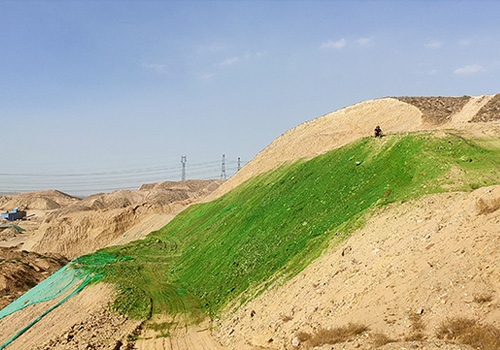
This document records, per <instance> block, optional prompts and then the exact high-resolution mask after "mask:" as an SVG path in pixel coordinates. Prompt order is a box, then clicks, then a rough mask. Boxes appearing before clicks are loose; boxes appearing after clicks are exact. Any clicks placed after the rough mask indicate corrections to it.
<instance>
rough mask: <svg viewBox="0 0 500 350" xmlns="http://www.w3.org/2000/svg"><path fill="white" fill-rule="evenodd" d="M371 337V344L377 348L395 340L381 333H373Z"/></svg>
mask: <svg viewBox="0 0 500 350" xmlns="http://www.w3.org/2000/svg"><path fill="white" fill-rule="evenodd" d="M371 339H372V340H371V343H372V346H373V347H375V348H379V347H381V346H384V345H385V344H389V343H394V342H396V341H397V340H395V339H392V338H389V337H388V336H387V335H385V334H383V333H374V334H372V335H371Z"/></svg>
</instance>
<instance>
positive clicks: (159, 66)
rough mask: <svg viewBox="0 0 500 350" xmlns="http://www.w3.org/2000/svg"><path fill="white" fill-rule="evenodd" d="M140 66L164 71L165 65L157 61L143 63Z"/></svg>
mask: <svg viewBox="0 0 500 350" xmlns="http://www.w3.org/2000/svg"><path fill="white" fill-rule="evenodd" d="M142 66H143V67H144V68H147V69H152V70H154V71H156V72H158V73H166V72H167V65H166V64H159V63H143V64H142Z"/></svg>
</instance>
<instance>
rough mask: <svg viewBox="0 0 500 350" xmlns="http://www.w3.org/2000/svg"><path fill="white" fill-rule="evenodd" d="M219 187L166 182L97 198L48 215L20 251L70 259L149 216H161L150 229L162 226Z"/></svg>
mask: <svg viewBox="0 0 500 350" xmlns="http://www.w3.org/2000/svg"><path fill="white" fill-rule="evenodd" d="M220 183H221V180H205V181H186V182H181V183H178V182H165V183H159V184H150V185H143V186H142V187H141V188H140V189H139V190H134V191H131V190H121V191H115V192H112V193H109V194H96V195H93V196H90V197H88V198H85V199H82V200H80V201H78V202H76V203H74V204H72V205H69V206H67V207H64V208H61V209H58V210H54V211H52V212H50V213H48V214H47V217H46V219H45V220H44V221H43V222H42V223H41V225H40V227H39V228H38V230H37V231H36V232H35V233H34V234H32V235H30V237H29V238H28V239H27V240H26V242H25V244H24V246H23V248H24V249H27V250H31V251H36V252H40V253H48V252H51V253H59V254H62V255H64V256H66V257H68V258H69V259H73V258H75V257H78V256H80V255H84V254H88V253H91V252H94V251H96V250H98V249H100V248H103V247H106V246H108V245H111V244H113V243H114V242H116V241H117V240H118V239H119V238H120V237H122V236H123V235H124V234H125V233H126V232H127V231H128V230H130V229H132V228H133V227H134V226H136V225H140V224H141V222H143V221H145V220H149V219H150V218H151V216H155V217H157V216H156V215H157V214H163V218H158V221H157V222H158V225H157V227H156V226H155V225H153V226H154V227H152V228H153V229H152V230H156V229H159V228H161V227H162V226H164V225H165V224H166V223H167V222H168V220H170V219H171V218H172V217H173V215H175V214H177V213H179V212H180V211H181V210H183V209H184V208H186V207H187V206H188V205H190V204H192V203H194V202H195V201H197V200H198V199H199V198H202V197H204V196H206V195H207V194H208V193H210V192H211V191H212V190H214V189H215V188H217V187H218V186H219V185H220ZM148 227H151V225H149V226H148ZM149 232H151V231H149ZM149 232H144V234H148V233H149ZM135 238H136V239H137V238H140V237H137V236H135Z"/></svg>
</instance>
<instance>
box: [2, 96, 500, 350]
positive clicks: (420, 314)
mask: <svg viewBox="0 0 500 350" xmlns="http://www.w3.org/2000/svg"><path fill="white" fill-rule="evenodd" d="M499 120H500V95H495V96H478V97H469V96H462V97H402V98H383V99H377V100H370V101H366V102H362V103H359V104H356V105H353V106H350V107H346V108H344V109H341V110H338V111H336V112H333V113H330V114H327V115H324V116H322V117H320V118H317V119H314V120H311V121H309V122H306V123H303V124H301V125H299V126H297V127H296V128H294V129H291V130H289V131H287V132H286V133H284V134H283V135H281V136H280V137H278V138H277V139H276V140H275V141H273V142H272V143H271V144H270V145H269V146H268V147H266V148H265V149H264V150H262V151H261V152H260V153H259V154H258V155H257V156H256V157H255V159H253V160H252V161H251V162H250V163H249V164H247V165H246V166H245V167H244V168H243V169H242V170H241V171H240V172H238V173H237V174H236V175H235V176H233V177H232V178H231V179H229V180H227V181H226V182H224V183H223V184H222V185H220V186H219V187H218V188H217V189H216V190H215V191H214V192H212V194H210V195H208V197H205V198H208V199H205V200H209V199H213V198H217V197H220V196H222V195H223V194H225V193H227V192H228V191H230V190H231V189H233V188H235V187H236V186H238V185H239V184H241V183H243V182H244V181H245V180H247V179H249V178H251V177H253V176H256V175H258V174H262V173H264V172H266V171H269V170H272V169H275V168H276V167H278V166H280V165H282V164H284V163H287V162H292V161H295V160H297V159H301V158H313V157H315V156H317V155H320V154H323V153H325V152H327V151H329V150H332V149H335V148H338V147H341V146H343V145H346V144H348V143H349V142H352V141H354V140H357V139H359V138H361V137H365V136H368V135H371V134H372V133H373V129H374V127H375V126H376V125H380V126H381V128H382V130H383V132H384V133H386V134H388V133H400V132H410V131H423V130H443V131H446V132H453V133H456V134H462V135H467V136H470V137H481V138H482V139H483V142H492V144H495V145H497V146H498V138H499V137H500V121H499ZM150 187H151V186H146V187H145V188H144V189H142V190H144V191H151V190H152V189H151V188H150ZM153 187H155V186H153ZM170 188H171V187H170ZM170 191H172V188H171V190H170ZM174 192H175V191H174ZM204 194H207V192H204ZM148 196H149V195H145V196H144V197H141V198H144V202H142V204H134V205H132V202H133V200H131V199H130V198H128V199H127V201H128V202H127V201H124V200H123V199H116V200H115V199H113V200H111V201H110V202H106V200H103V199H100V198H99V197H98V196H96V197H95V198H89V200H88V201H87V202H85V204H82V203H78V204H75V205H79V206H81V207H80V208H81V209H82V210H80V209H79V210H78V211H72V210H71V209H66V210H63V212H64V214H63V215H61V217H58V216H57V215H56V214H51V216H50V217H51V219H50V221H49V222H47V223H46V225H47V228H46V229H45V228H42V227H41V228H40V233H37V235H38V236H37V237H35V235H34V239H33V242H35V243H33V244H32V247H33V248H36V249H37V250H39V251H48V250H49V249H50V250H54V247H56V248H55V251H59V252H63V253H65V254H67V255H71V254H68V252H72V254H74V255H75V256H76V255H78V254H81V250H82V248H75V247H74V245H75V244H74V242H72V241H71V239H72V238H69V239H68V238H67V235H68V232H70V231H69V229H67V231H65V229H62V228H60V227H76V228H78V227H80V228H81V229H77V230H76V231H72V232H73V234H74V235H76V236H78V237H79V238H78V239H79V242H81V243H83V244H84V245H86V247H85V250H87V251H91V250H92V249H94V248H93V246H92V242H93V241H95V240H96V239H99V240H100V239H101V236H100V234H101V233H102V228H101V229H100V230H101V231H100V232H99V233H97V234H94V233H92V232H93V231H92V230H93V229H94V227H93V226H92V225H91V224H89V222H90V220H91V219H90V218H89V217H88V216H86V215H83V214H81V213H83V212H91V211H100V212H102V214H103V215H104V216H103V217H106V213H111V212H114V211H119V215H118V216H120V217H123V218H124V219H123V220H124V222H126V223H127V225H129V226H128V227H133V226H134V225H137V222H135V221H134V219H133V218H134V215H136V212H141V211H144V212H148V208H150V206H151V207H156V205H153V204H149V202H148V198H153V197H154V196H153V197H151V196H149V197H148ZM118 197H119V196H118ZM141 200H142V199H141ZM141 200H139V201H138V202H141ZM138 202H135V203H138ZM113 203H115V204H116V205H115V204H113ZM82 205H83V206H82ZM108 206H109V207H108ZM85 208H91V210H89V209H85ZM111 208H113V209H111ZM499 208H500V187H498V186H492V187H488V188H479V189H477V190H476V191H474V192H472V193H446V194H439V195H428V196H425V197H424V198H421V199H418V200H415V201H410V202H407V203H404V204H399V205H398V204H393V205H391V206H390V207H387V208H384V209H383V210H381V211H380V212H379V213H377V214H376V215H375V216H374V217H372V218H371V219H370V221H369V222H368V223H367V225H366V226H365V227H364V228H362V229H360V230H358V231H356V232H355V233H354V234H353V235H352V236H351V238H350V239H348V240H347V241H345V242H344V243H343V244H342V245H341V246H338V247H336V248H334V249H331V250H329V251H328V252H327V253H325V254H324V255H323V256H322V257H320V258H319V259H317V260H316V261H314V262H313V263H312V264H311V265H310V266H309V267H307V268H306V269H305V270H304V271H303V272H302V273H300V274H299V275H298V276H296V277H295V278H293V279H292V280H291V281H289V282H287V283H286V284H284V285H275V286H273V287H272V288H270V289H269V290H267V291H266V292H264V293H262V294H261V295H259V296H258V297H257V298H255V299H254V300H252V301H250V302H248V303H247V304H245V305H244V306H243V307H242V308H240V309H238V310H232V311H230V312H228V313H227V314H225V315H222V316H221V317H220V318H219V319H217V320H215V322H214V324H212V325H206V324H204V325H201V326H198V327H197V328H196V327H194V328H183V329H178V330H175V331H174V332H173V333H172V334H170V336H169V337H158V334H155V333H154V332H153V333H151V331H148V332H146V331H143V330H141V324H139V323H137V322H136V323H134V322H132V321H130V320H128V321H126V320H123V319H121V318H120V317H118V316H116V315H111V314H110V313H109V311H106V305H107V303H108V302H109V300H110V298H111V297H112V293H113V292H112V291H111V290H110V289H109V288H107V287H105V286H95V287H92V288H88V289H85V290H84V291H83V292H81V293H80V294H79V295H78V297H77V298H76V297H75V299H72V300H70V301H69V302H67V303H65V304H63V305H62V306H60V307H59V308H58V309H57V310H56V311H54V312H52V313H51V315H50V317H47V318H44V319H43V320H42V321H40V322H39V323H37V324H36V325H35V326H34V327H32V328H31V329H30V330H29V331H28V332H26V333H25V334H23V335H22V336H21V337H20V338H19V339H18V340H16V341H15V342H14V343H12V345H10V346H9V349H84V348H86V349H89V348H94V349H126V348H127V349H129V348H137V349H195V350H196V349H306V348H315V349H332V348H334V349H337V348H338V349H372V348H376V347H377V345H375V344H378V348H380V349H386V350H387V349H449V350H452V349H453V350H456V349H473V348H474V347H471V346H468V345H463V344H460V341H459V339H456V337H457V335H459V331H458V330H457V329H456V328H454V327H453V325H452V324H450V323H449V322H448V323H446V322H447V320H451V319H453V318H454V317H458V316H460V317H464V318H466V320H473V321H474V322H476V323H474V324H472V325H471V324H469V326H470V327H469V328H468V330H466V331H465V332H466V333H467V332H468V333H470V334H472V333H474V332H478V329H480V328H481V327H482V328H481V329H483V330H484V329H486V331H487V334H488V336H489V335H491V336H492V337H494V338H495V337H496V338H500V333H498V329H499V328H500V324H499V323H500V322H499V320H500V302H499V296H498V292H497V291H498V290H499V287H500V282H499V281H500V269H499V265H498V261H500V260H499V258H500V256H499V252H500V240H499V238H498V224H499V223H500V210H498V209H499ZM162 210H165V209H162ZM166 211H168V210H166ZM75 213H79V214H78V218H75V215H76V214H75ZM48 217H49V216H48ZM115 217H116V216H115ZM84 218H85V219H84ZM78 220H81V221H78ZM106 220H108V219H106ZM106 220H105V221H101V222H100V223H101V224H103V223H104V224H105V226H113V225H116V224H114V223H113V222H112V220H111V219H109V220H108V221H106ZM122 224H123V223H122ZM49 227H50V229H49ZM148 227H149V226H148V225H147V224H144V226H143V228H142V229H141V230H148ZM141 230H139V231H141ZM141 234H142V233H138V232H136V233H133V234H131V237H140V236H141ZM82 236H85V237H83V239H82ZM123 236H124V235H122V236H121V237H114V239H115V242H117V240H119V239H120V238H124V237H123ZM59 240H64V244H61V245H59V244H58V241H59ZM126 240H127V239H123V241H126ZM44 241H50V242H52V243H51V245H50V246H44V245H43V244H44V243H43V242H44ZM108 244H111V241H109V242H108ZM30 310H31V309H26V310H25V311H23V312H22V313H21V314H20V315H17V316H16V318H15V319H13V318H6V319H2V320H0V328H1V329H2V330H3V331H4V332H3V335H2V336H0V344H1V343H2V342H3V341H6V339H7V336H8V334H12V333H15V332H16V331H17V330H18V329H19V327H22V324H23V323H22V321H23V320H28V319H30V317H31V316H30V315H31V314H30V312H31V311H30ZM76 310H80V311H76ZM82 310H86V311H82ZM96 320H98V321H96ZM464 320H465V319H464ZM464 322H465V321H464ZM349 323H351V326H352V325H361V326H362V327H358V328H361V330H360V331H359V332H357V333H355V334H351V335H348V337H347V338H346V340H343V341H342V342H341V344H340V345H338V344H335V345H333V346H332V345H318V344H320V343H318V344H315V343H314V342H313V340H315V339H316V340H317V338H318V337H319V338H321V337H323V338H325V337H327V336H331V334H332V333H335V332H336V331H339V332H341V331H342V330H344V333H349V329H348V327H349ZM465 323H466V322H465ZM96 324H99V327H98V328H99V329H95V328H96ZM462 326H463V325H462ZM342 327H344V328H342ZM474 327H475V328H474ZM351 328H355V327H351ZM440 329H441V331H442V332H441V334H440V335H439V334H438V333H437V332H436V331H437V330H440ZM337 333H338V332H337ZM483 334H485V333H483ZM137 335H139V340H138V341H135V340H134V339H135V338H136V337H137ZM117 339H118V340H117ZM127 339H128V340H127ZM389 340H390V341H389ZM491 349H493V348H491Z"/></svg>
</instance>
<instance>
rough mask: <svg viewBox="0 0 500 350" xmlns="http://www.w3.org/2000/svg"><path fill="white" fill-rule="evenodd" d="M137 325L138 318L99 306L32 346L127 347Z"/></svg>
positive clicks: (45, 349)
mask: <svg viewBox="0 0 500 350" xmlns="http://www.w3.org/2000/svg"><path fill="white" fill-rule="evenodd" d="M141 327H142V324H141V323H140V322H138V321H133V320H130V319H128V318H127V317H125V316H122V315H119V314H116V313H112V312H110V311H109V310H108V309H107V308H106V307H103V308H101V309H100V310H98V311H97V312H95V313H92V314H89V315H88V317H87V318H86V320H85V321H82V322H78V323H76V324H73V325H72V326H70V327H68V329H66V330H62V331H61V332H60V334H61V335H59V336H55V337H54V338H52V339H50V340H48V341H47V342H45V343H44V344H42V345H39V346H37V347H36V348H34V349H33V350H53V349H64V350H91V349H92V350H97V349H108V350H129V349H130V350H131V349H134V341H135V337H136V335H137V333H138V331H139V330H140V329H141Z"/></svg>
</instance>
